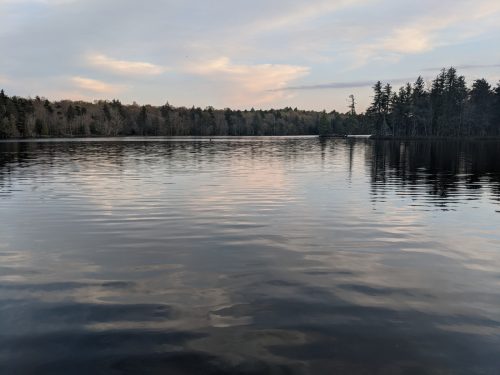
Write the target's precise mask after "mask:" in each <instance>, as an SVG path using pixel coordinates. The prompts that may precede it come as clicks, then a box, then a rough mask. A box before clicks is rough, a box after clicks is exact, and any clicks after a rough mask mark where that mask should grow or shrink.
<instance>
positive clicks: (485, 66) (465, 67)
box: [422, 64, 500, 72]
mask: <svg viewBox="0 0 500 375" xmlns="http://www.w3.org/2000/svg"><path fill="white" fill-rule="evenodd" d="M453 67H454V68H455V69H461V70H472V69H492V68H500V64H463V65H453ZM441 69H443V67H440V68H437V67H434V68H425V69H422V70H424V71H436V72H438V71H440V70H441Z"/></svg>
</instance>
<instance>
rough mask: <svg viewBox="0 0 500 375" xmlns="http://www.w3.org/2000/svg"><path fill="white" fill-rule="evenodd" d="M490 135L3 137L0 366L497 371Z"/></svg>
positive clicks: (1, 369) (494, 163) (497, 191)
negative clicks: (399, 138)
mask: <svg viewBox="0 0 500 375" xmlns="http://www.w3.org/2000/svg"><path fill="white" fill-rule="evenodd" d="M499 369H500V142H493V141H491V142H453V141H448V142H406V143H405V142H388V141H385V142H384V141H371V140H346V139H327V140H320V139H318V138H312V137H302V138H301V137H296V138H286V137H284V138H235V139H227V138H214V139H212V140H209V139H190V138H177V139H155V138H153V139H142V138H132V139H131V138H128V139H87V140H85V139H83V140H56V141H53V140H51V141H40V142H4V143H0V373H2V374H101V373H103V374H104V373H106V374H107V373H111V374H129V373H130V374H136V373H147V374H149V373H152V374H233V373H237V374H264V373H273V374H289V373H290V374H303V373H310V374H498V373H499V371H500V370H499Z"/></svg>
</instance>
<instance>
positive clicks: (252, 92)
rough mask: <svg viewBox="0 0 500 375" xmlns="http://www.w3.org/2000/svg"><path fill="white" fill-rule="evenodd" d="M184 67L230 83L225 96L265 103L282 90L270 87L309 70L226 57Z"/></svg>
mask: <svg viewBox="0 0 500 375" xmlns="http://www.w3.org/2000/svg"><path fill="white" fill-rule="evenodd" d="M187 71H188V72H189V73H192V74H198V75H203V76H207V77H210V78H213V79H215V80H217V81H220V80H223V81H226V83H229V84H230V86H229V90H228V92H227V93H226V96H227V97H228V98H231V99H232V101H233V102H234V103H236V104H238V105H245V104H259V103H268V102H270V101H272V100H275V99H276V98H277V96H281V95H282V94H280V93H278V91H277V90H276V91H275V92H271V91H269V90H268V89H269V87H277V88H282V87H284V86H286V85H287V83H288V82H290V81H293V80H295V79H297V78H300V77H303V76H305V75H307V74H309V68H308V67H304V66H298V65H283V64H255V65H244V64H234V63H232V62H231V60H230V59H229V58H227V57H220V58H217V59H214V60H211V61H208V62H205V63H199V64H192V65H190V66H189V67H187Z"/></svg>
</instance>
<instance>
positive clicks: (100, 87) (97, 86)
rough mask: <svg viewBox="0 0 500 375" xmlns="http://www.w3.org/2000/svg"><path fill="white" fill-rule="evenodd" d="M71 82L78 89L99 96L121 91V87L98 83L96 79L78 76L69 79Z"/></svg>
mask: <svg viewBox="0 0 500 375" xmlns="http://www.w3.org/2000/svg"><path fill="white" fill-rule="evenodd" d="M71 82H72V83H73V84H74V85H75V86H76V87H77V88H78V89H81V90H85V91H91V92H95V93H101V94H116V93H119V92H120V91H121V90H122V89H123V86H121V85H112V84H109V83H106V82H102V81H98V80H96V79H91V78H85V77H79V76H76V77H71Z"/></svg>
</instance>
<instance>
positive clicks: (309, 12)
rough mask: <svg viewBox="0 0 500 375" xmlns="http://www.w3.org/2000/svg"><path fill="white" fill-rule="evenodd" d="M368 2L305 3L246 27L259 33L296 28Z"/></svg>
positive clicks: (280, 10) (328, 1) (279, 10)
mask: <svg viewBox="0 0 500 375" xmlns="http://www.w3.org/2000/svg"><path fill="white" fill-rule="evenodd" d="M370 1H371V0H336V1H331V0H326V1H315V2H312V1H307V2H305V3H303V4H302V5H300V6H297V7H293V8H292V9H290V10H289V11H288V12H287V11H286V9H285V10H284V9H283V8H279V9H278V12H279V13H278V15H276V16H274V17H267V18H266V17H264V18H263V19H262V18H260V19H259V20H257V21H256V22H254V23H252V24H250V25H248V29H249V30H252V31H253V32H257V33H259V32H265V31H271V30H275V29H283V28H288V27H290V26H297V25H299V24H302V23H304V22H305V21H308V20H311V19H314V18H317V17H322V16H325V15H327V14H329V13H332V12H335V11H337V10H339V9H342V8H345V7H349V6H353V5H357V4H360V3H367V2H370ZM287 8H288V7H287Z"/></svg>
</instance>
